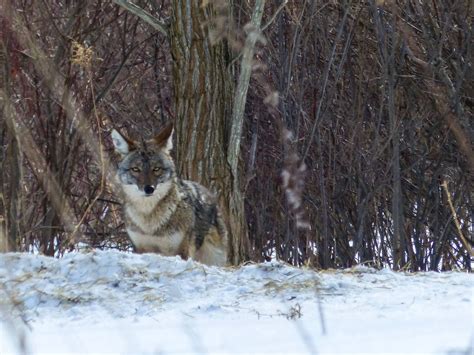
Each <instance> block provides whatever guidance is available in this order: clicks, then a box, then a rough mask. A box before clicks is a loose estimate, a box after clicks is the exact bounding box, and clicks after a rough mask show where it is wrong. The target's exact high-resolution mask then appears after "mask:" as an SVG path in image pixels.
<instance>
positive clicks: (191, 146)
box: [169, 0, 249, 264]
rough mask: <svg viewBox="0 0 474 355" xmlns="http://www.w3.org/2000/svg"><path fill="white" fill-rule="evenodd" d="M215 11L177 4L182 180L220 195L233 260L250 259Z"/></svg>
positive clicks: (173, 36)
mask: <svg viewBox="0 0 474 355" xmlns="http://www.w3.org/2000/svg"><path fill="white" fill-rule="evenodd" d="M214 16H215V12H214V11H213V9H212V6H210V5H208V6H206V7H203V6H201V2H199V1H194V0H183V1H177V0H176V1H173V3H172V15H171V26H170V31H169V40H170V46H171V54H172V57H173V81H174V100H175V101H174V104H175V113H176V120H175V124H176V137H177V138H176V152H177V153H176V154H177V168H178V173H179V174H180V176H181V177H183V178H186V179H190V180H194V181H197V182H199V183H202V184H203V185H204V186H206V187H208V188H210V189H211V190H213V191H215V192H217V193H218V194H219V199H220V204H221V207H222V208H223V214H224V218H225V220H226V221H227V226H228V232H229V262H231V263H232V264H238V263H240V262H242V261H244V260H246V259H247V258H248V244H249V243H248V235H247V225H246V221H245V214H244V203H243V196H242V192H241V191H242V190H241V189H240V188H238V189H235V188H234V186H233V180H232V171H231V167H230V166H229V164H228V162H227V156H226V153H227V146H228V139H229V129H230V124H229V122H228V120H229V119H230V117H231V113H232V97H233V94H234V85H233V77H232V75H231V73H230V71H229V69H228V68H227V64H228V63H227V60H226V59H227V58H228V50H227V47H226V45H225V43H224V42H222V41H221V42H219V43H216V44H213V43H211V39H210V37H209V29H210V26H212V23H213V18H214Z"/></svg>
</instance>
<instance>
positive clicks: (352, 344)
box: [0, 251, 474, 355]
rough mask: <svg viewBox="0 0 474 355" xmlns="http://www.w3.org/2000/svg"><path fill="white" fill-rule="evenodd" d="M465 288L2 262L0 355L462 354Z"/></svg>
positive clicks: (138, 265) (433, 280)
mask: <svg viewBox="0 0 474 355" xmlns="http://www.w3.org/2000/svg"><path fill="white" fill-rule="evenodd" d="M473 281H474V279H473V275H471V274H467V273H461V272H446V273H416V274H408V273H395V272H392V271H389V270H381V271H376V270H374V269H370V268H366V267H356V268H352V269H348V270H341V271H325V272H315V271H312V270H308V269H304V268H303V269H299V268H294V267H291V266H288V265H286V264H283V263H278V262H272V263H265V264H253V265H247V266H243V267H240V268H217V267H206V266H202V265H200V264H198V263H195V262H193V261H183V260H181V259H179V258H174V257H162V256H159V255H153V254H145V255H137V254H129V253H120V252H116V251H95V252H91V253H72V254H68V255H66V256H65V257H64V258H62V259H54V258H47V257H43V256H38V255H32V254H2V255H0V354H7V353H18V352H21V351H22V350H25V351H26V352H28V353H34V354H40V353H70V352H76V353H91V352H94V353H104V352H107V353H130V354H137V353H159V354H168V353H192V354H214V353H254V354H255V353H309V354H313V353H318V354H333V353H334V354H336V353H337V354H343V353H344V354H353V353H371V354H382V353H391V354H394V353H400V354H406V353H416V354H438V353H440V354H466V355H467V354H471V353H472V351H473V314H474V312H473V311H474V309H473V307H474V303H473V295H474V294H473V292H474V291H473ZM324 328H325V331H324ZM22 344H23V345H22Z"/></svg>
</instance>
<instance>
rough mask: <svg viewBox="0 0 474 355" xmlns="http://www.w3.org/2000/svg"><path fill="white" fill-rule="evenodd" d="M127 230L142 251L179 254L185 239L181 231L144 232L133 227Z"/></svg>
mask: <svg viewBox="0 0 474 355" xmlns="http://www.w3.org/2000/svg"><path fill="white" fill-rule="evenodd" d="M127 232H128V235H129V237H130V239H131V240H132V243H133V245H134V246H135V248H136V249H137V250H139V251H141V252H159V253H160V254H162V255H168V256H172V255H178V254H180V250H181V245H182V244H183V241H184V235H183V233H181V232H179V231H178V232H174V233H170V234H163V235H150V234H143V233H140V232H137V231H134V230H131V229H127Z"/></svg>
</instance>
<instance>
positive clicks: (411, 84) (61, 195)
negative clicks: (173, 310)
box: [0, 0, 474, 271]
mask: <svg viewBox="0 0 474 355" xmlns="http://www.w3.org/2000/svg"><path fill="white" fill-rule="evenodd" d="M0 4H1V5H0V73H1V74H0V113H1V121H0V147H1V154H2V157H1V173H0V194H1V195H0V238H2V243H1V248H2V250H4V251H24V252H34V253H41V254H45V255H50V256H57V257H61V256H62V255H64V253H67V252H70V251H74V250H84V249H88V248H100V249H109V248H114V249H119V250H130V247H131V246H130V243H129V241H128V239H127V237H126V233H125V230H124V223H123V219H122V217H121V202H120V199H119V198H118V194H117V190H116V189H117V187H116V186H114V183H113V178H112V176H113V173H114V166H115V162H114V155H113V149H112V144H111V140H110V131H111V129H112V128H117V129H119V130H121V131H122V132H124V133H127V134H128V135H129V136H131V137H132V138H139V137H142V136H146V137H149V136H152V135H154V134H156V133H157V132H158V131H159V130H160V128H161V127H163V125H164V124H165V123H167V122H169V121H173V122H174V123H175V128H176V129H175V131H176V137H175V143H176V144H175V152H174V155H175V158H176V161H177V167H178V171H179V174H180V176H182V177H183V178H188V179H192V180H196V181H198V182H201V183H202V184H204V185H205V186H208V187H209V188H211V189H212V190H213V191H215V192H216V193H218V195H219V197H220V203H221V205H222V207H223V210H224V214H225V217H226V221H227V224H228V228H229V234H230V243H229V251H230V261H231V262H232V263H234V264H239V263H241V262H244V261H246V260H253V261H264V260H270V259H272V258H278V259H280V260H283V261H286V262H288V263H291V264H293V265H303V264H306V265H310V266H314V267H318V268H333V267H350V266H353V265H355V264H367V265H372V266H376V267H382V266H386V267H391V268H393V269H396V270H398V269H405V270H412V271H417V270H451V269H467V270H470V269H471V257H472V235H473V229H474V226H473V223H474V209H473V198H474V189H473V187H474V186H473V182H474V152H473V144H474V127H473V119H472V117H473V112H472V111H473V104H474V91H473V85H474V80H473V72H474V71H473V70H472V69H473V68H472V58H473V21H472V19H473V4H472V1H467V0H466V1H462V0H461V1H454V0H452V1H436V0H433V1H388V0H387V1H380V0H378V1H375V0H372V1H349V0H348V1H342V0H340V1H339V0H334V1H310V0H308V1H306V0H300V1H267V2H265V1H264V0H256V1H243V0H232V1H230V0H229V1H226V0H215V1H204V0H203V1H193V0H163V1H151V0H139V1H138V0H137V1H136V2H134V3H133V4H132V3H131V2H130V1H123V0H114V1H107V0H105V1H104V0H85V1H71V0H55V1H51V0H41V1H31V0H12V1H6V0H3V1H1V2H0Z"/></svg>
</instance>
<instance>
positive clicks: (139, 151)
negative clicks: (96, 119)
mask: <svg viewBox="0 0 474 355" xmlns="http://www.w3.org/2000/svg"><path fill="white" fill-rule="evenodd" d="M172 135H173V125H172V124H170V125H168V126H166V127H165V128H164V129H163V130H162V131H161V132H160V133H159V134H158V135H157V136H156V137H155V138H153V139H149V140H142V141H132V140H131V139H129V138H127V137H125V136H124V135H122V134H120V133H119V132H118V131H116V130H113V131H112V140H113V143H114V146H115V150H116V151H117V153H119V154H120V156H121V157H122V160H121V162H120V163H119V166H118V179H119V180H120V183H121V184H122V187H123V188H124V191H125V193H127V195H131V197H132V196H133V197H142V196H143V197H146V196H153V195H157V194H162V193H164V192H166V191H167V190H168V189H169V186H170V185H171V182H172V180H173V178H174V177H175V176H176V174H175V166H174V162H173V159H172V158H171V156H170V154H169V153H170V150H171V149H172V147H173V142H172Z"/></svg>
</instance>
